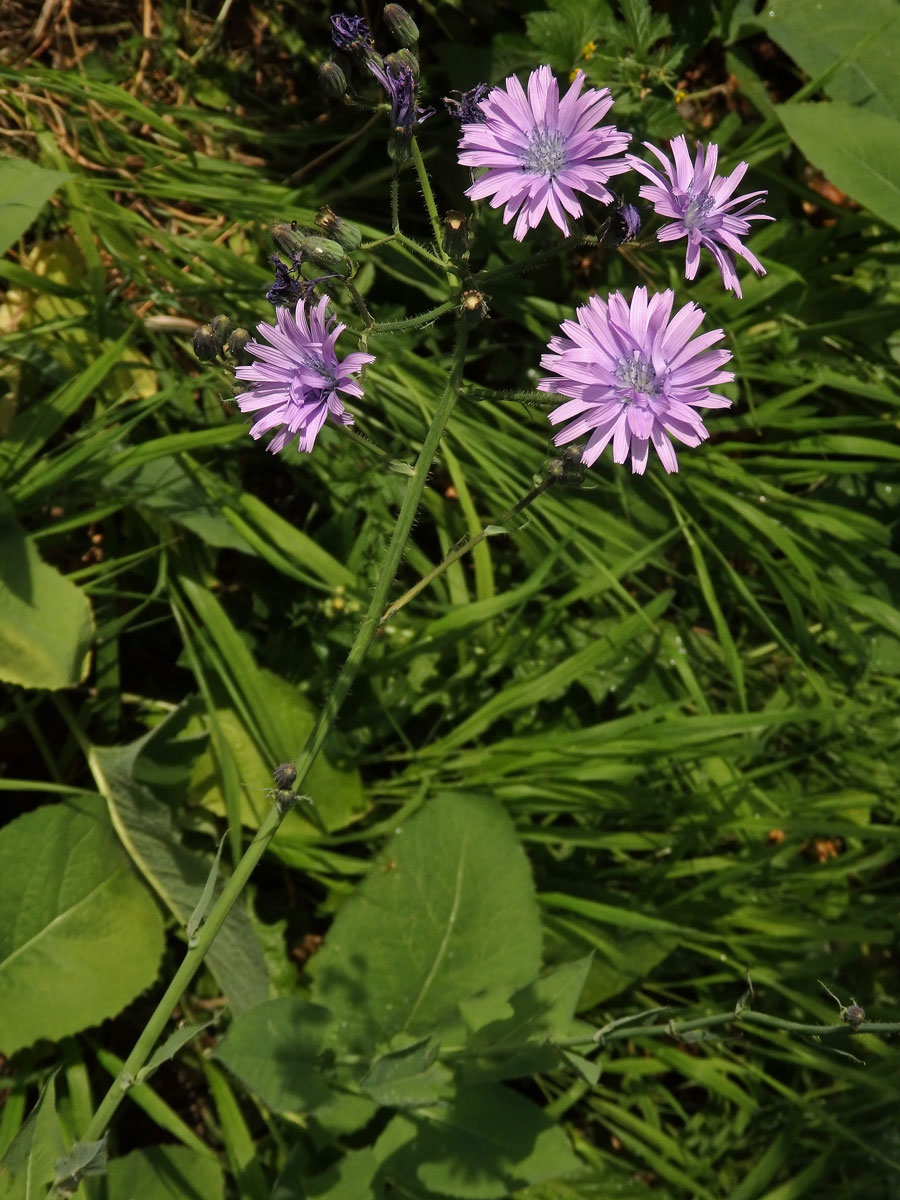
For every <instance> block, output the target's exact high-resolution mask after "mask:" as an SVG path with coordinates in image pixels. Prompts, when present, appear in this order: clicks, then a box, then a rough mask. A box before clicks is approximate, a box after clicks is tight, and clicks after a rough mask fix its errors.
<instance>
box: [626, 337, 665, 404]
mask: <svg viewBox="0 0 900 1200" xmlns="http://www.w3.org/2000/svg"><path fill="white" fill-rule="evenodd" d="M616 379H617V380H618V382H619V387H620V389H621V392H620V396H619V398H620V400H621V401H622V403H623V404H635V403H639V402H641V403H644V404H646V403H647V401H648V400H650V399H652V398H653V397H654V396H658V395H659V393H660V390H661V389H660V385H659V381H658V380H657V378H656V371H654V369H653V365H652V364H651V363H649V362H647V360H646V359H645V358H644V357H643V355H642V354H641V352H640V351H639V350H633V351H632V352H631V357H630V358H620V359H619V361H618V362H617V363H616Z"/></svg>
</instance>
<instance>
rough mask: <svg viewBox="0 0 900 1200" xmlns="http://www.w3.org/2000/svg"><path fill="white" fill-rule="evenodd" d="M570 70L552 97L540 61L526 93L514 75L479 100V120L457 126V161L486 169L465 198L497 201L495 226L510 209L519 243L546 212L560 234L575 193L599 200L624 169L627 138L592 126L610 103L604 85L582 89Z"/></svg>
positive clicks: (575, 210)
mask: <svg viewBox="0 0 900 1200" xmlns="http://www.w3.org/2000/svg"><path fill="white" fill-rule="evenodd" d="M583 84H584V75H583V73H582V72H581V71H577V72H576V74H575V79H574V81H573V83H572V86H571V87H570V88H569V90H568V91H567V92H566V94H565V96H563V98H562V100H560V98H559V84H558V83H557V81H556V79H555V78H554V77H553V73H552V72H551V70H550V68H549V67H547V66H543V67H538V68H537V70H536V71H532V72H531V74H530V75H529V77H528V93H527V95H526V93H525V90H524V89H523V87H522V85H521V83H519V81H518V79H516V77H515V75H510V77H509V78H508V79H507V81H506V83H505V84H504V86H503V87H495V88H493V89H492V90H491V93H490V95H489V96H487V97H486V99H484V100H482V101H481V105H480V107H481V112H482V113H483V114H484V120H483V122H478V123H476V122H471V123H468V124H465V125H463V127H462V138H461V140H460V143H459V148H460V155H459V161H460V163H462V165H463V166H465V167H487V172H486V174H484V175H482V176H481V178H480V179H477V180H476V181H475V182H474V183H473V184H472V186H471V187H470V188H469V189H468V191H467V192H466V195H467V196H468V197H469V198H470V199H472V200H484V199H485V198H486V197H487V196H491V197H492V199H491V208H499V207H500V205H501V204H505V205H506V208H505V209H504V212H503V223H504V224H508V223H509V222H510V221H511V220H512V218H513V216H515V214H516V213H517V212H518V214H519V215H518V217H517V218H516V225H515V229H514V230H513V237H514V238H515V239H516V240H517V241H521V240H522V238H523V237H524V236H525V234H526V233H527V232H528V230H529V229H534V228H535V226H536V225H537V224H538V222H539V221H540V220H541V218H542V217H543V215H544V213H548V214H549V216H550V219H551V220H552V221H553V222H554V223H555V224H556V225H558V226H559V228H560V229H561V230H562V231H563V233H565V234H568V232H569V226H568V224H567V222H566V213H568V214H569V215H570V216H572V217H580V216H581V212H582V209H581V204H580V203H579V201H578V200H577V199H576V197H575V193H576V192H584V194H585V195H586V196H590V197H591V198H592V199H594V200H600V201H602V202H603V203H604V204H610V203H612V201H613V199H614V197H613V194H612V192H610V191H609V189H608V188H607V187H606V181H607V180H608V179H609V178H610V176H611V175H621V174H622V172H623V171H627V170H628V165H627V163H626V162H625V159H624V157H614V156H616V155H622V153H623V151H624V150H625V149H626V148H627V146H628V143H629V141H630V140H631V138H630V135H629V134H627V133H622V132H621V131H620V130H618V129H616V128H615V126H614V125H601V126H599V128H598V127H597V123H598V122H599V121H600V120H602V118H603V117H604V116H605V115H606V114H607V113H608V112H609V110H610V108H611V107H612V97H611V96H610V94H609V89H608V88H600V89H599V90H598V89H596V88H588V90H587V91H586V92H585V93H584V95H583V96H582V95H581V94H580V93H581V88H582V85H583Z"/></svg>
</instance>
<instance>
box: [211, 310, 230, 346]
mask: <svg viewBox="0 0 900 1200" xmlns="http://www.w3.org/2000/svg"><path fill="white" fill-rule="evenodd" d="M210 326H211V328H212V331H213V334H214V335H215V339H216V347H217V348H218V349H219V350H221V349H222V348H223V347H224V345H225V343H226V342H227V341H228V339H229V338H230V337H231V334H232V332H233V330H234V322H233V321H231V320H230V319H229V318H228V317H226V316H225V314H224V313H219V315H218V316H217V317H213V319H212V321H211V322H210Z"/></svg>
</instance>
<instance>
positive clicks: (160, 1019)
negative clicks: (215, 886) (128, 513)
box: [49, 317, 468, 1197]
mask: <svg viewBox="0 0 900 1200" xmlns="http://www.w3.org/2000/svg"><path fill="white" fill-rule="evenodd" d="M467 341H468V328H467V323H466V320H465V318H463V317H460V319H459V323H458V325H457V336H456V346H455V348H454V354H453V360H452V365H451V369H450V376H449V378H448V380H447V384H446V386H445V388H444V391H443V393H442V395H441V398H440V400H439V401H438V406H437V410H436V412H435V414H434V417H433V418H432V421H431V425H430V426H429V429H428V432H427V434H426V435H425V440H424V442H423V443H422V449H421V450H420V452H419V457H418V459H417V460H416V465H415V467H414V469H413V472H412V475H411V476H410V479H409V483H408V485H407V488H406V493H405V495H404V497H403V503H402V504H401V506H400V514H399V516H398V518H397V524H396V526H395V527H394V532H393V535H392V537H391V541H390V545H389V546H388V550H387V554H386V555H385V560H384V563H383V564H382V567H381V571H380V573H379V576H378V580H377V582H376V584H375V587H374V590H373V592H372V600H371V603H370V604H369V610H368V612H367V613H366V616H365V617H364V618H363V621H362V624H361V625H360V628H359V632H358V633H357V635H356V639H355V640H354V642H353V645H352V647H351V648H350V653H349V654H348V655H347V660H346V662H345V663H344V665H343V667H342V668H341V671H340V674H339V675H338V677H337V680H336V681H335V684H334V688H333V689H332V692H331V695H330V696H329V697H328V700H327V701H326V703H325V705H324V707H323V708H322V711H321V713H320V714H319V719H318V721H317V722H316V726H315V728H314V729H313V731H312V733H311V734H310V736H309V738H308V739H307V741H306V744H305V745H304V746H303V749H302V750H301V751H300V752H299V754H298V755H297V761H296V766H297V781H296V787H297V789H298V790H300V789H301V788H302V786H303V783H304V780H305V779H306V777H307V775H308V774H309V771H310V768H311V767H312V765H313V763H314V761H315V759H316V756H317V754H318V753H319V750H320V749H321V747H322V743H323V742H324V740H325V738H326V737H327V735H328V732H329V730H330V729H331V727H332V725H333V724H334V721H335V719H336V718H337V715H338V712H339V711H340V708H341V705H342V704H343V702H344V700H345V699H346V696H347V693H348V692H349V690H350V688H351V687H352V685H353V682H354V680H355V679H356V677H357V675H358V674H359V670H360V667H361V666H362V663H363V660H364V658H365V656H366V654H367V652H368V650H369V648H370V647H371V645H372V642H373V641H374V640H375V636H376V634H377V632H378V624H379V617H380V615H381V613H382V611H383V609H384V605H385V602H386V600H387V596H388V592H389V591H390V588H391V584H392V583H393V581H394V576H395V575H396V574H397V569H398V568H399V566H400V560H401V559H402V557H403V551H404V549H405V547H406V543H407V540H408V538H409V534H410V531H411V529H412V526H413V521H414V520H415V516H416V512H417V510H418V507H419V503H420V501H421V499H422V493H423V491H424V490H425V483H426V480H427V478H428V474H429V471H430V470H431V463H432V459H433V458H434V454H435V452H436V450H437V447H438V444H439V442H440V440H441V436H442V435H443V432H444V429H445V428H446V425H447V422H448V420H449V419H450V414H451V413H452V411H453V406H454V404H455V403H456V399H457V396H458V394H459V388H460V383H461V381H462V374H463V366H464V362H465V355H466V344H467ZM282 816H283V813H282V811H281V810H280V809H279V807H278V805H277V804H273V806H272V808H271V809H270V810H269V812H268V814H267V815H266V817H265V819H264V820H263V822H262V824H261V825H260V827H259V829H258V830H257V832H256V835H255V836H254V838H253V840H252V841H251V843H250V845H249V846H248V847H247V849H246V851H245V852H244V855H243V857H242V858H241V860H240V862H239V863H238V864H237V866H236V867H235V869H234V872H233V874H232V875H231V877H230V878H229V879H228V881H227V882H226V884H225V887H224V888H223V889H222V894H221V895H220V897H219V899H218V900H217V901H216V903H215V904H214V905H213V907H212V908H211V910H210V912H209V915H208V917H207V919H206V922H205V924H204V925H202V926H201V928H200V930H199V932H198V934H197V941H196V944H195V945H194V946H193V947H192V948H191V949H189V950H188V952H187V954H186V955H185V957H184V959H183V960H182V963H181V966H180V967H179V968H178V970H177V971H176V972H175V975H174V976H173V978H172V981H171V983H170V984H169V986H168V987H167V988H166V991H165V994H164V995H163V997H162V999H161V1000H160V1001H159V1003H158V1004H157V1006H156V1008H155V1009H154V1011H153V1014H152V1015H151V1017H150V1019H149V1021H148V1022H147V1024H146V1025H145V1027H144V1029H143V1031H142V1033H141V1035H140V1037H139V1038H138V1040H137V1042H136V1043H135V1045H134V1048H133V1049H132V1051H131V1053H130V1054H129V1055H128V1058H127V1059H126V1060H125V1062H124V1064H123V1066H122V1069H121V1071H120V1072H119V1074H118V1075H117V1077H116V1079H115V1080H114V1081H113V1084H112V1086H111V1087H110V1089H109V1091H108V1092H107V1093H106V1095H105V1096H104V1098H103V1100H102V1101H101V1102H100V1105H99V1107H98V1108H97V1111H96V1112H95V1113H94V1115H93V1117H92V1118H91V1120H90V1122H89V1124H88V1127H87V1129H85V1131H84V1133H83V1134H82V1137H81V1139H80V1140H82V1141H85V1142H92V1141H98V1140H99V1139H100V1138H101V1137H102V1135H103V1133H104V1131H105V1130H106V1128H107V1126H108V1125H109V1122H110V1120H111V1119H112V1117H113V1114H114V1113H115V1111H116V1109H117V1108H118V1107H119V1105H120V1104H121V1102H122V1099H123V1097H124V1096H125V1094H126V1093H127V1091H128V1089H129V1087H131V1085H132V1084H133V1082H134V1079H135V1077H136V1075H137V1073H138V1071H139V1070H140V1069H141V1067H143V1066H144V1064H145V1063H146V1061H147V1059H148V1058H149V1056H150V1054H151V1053H152V1051H153V1048H154V1046H155V1045H156V1043H157V1042H158V1040H159V1038H160V1036H161V1035H162V1032H163V1030H164V1029H165V1027H166V1024H167V1022H168V1020H169V1018H170V1016H171V1014H172V1011H173V1009H174V1008H175V1006H176V1004H177V1003H178V1002H179V1000H180V999H181V997H182V995H183V994H184V992H185V990H186V989H187V987H188V985H189V984H190V982H191V980H192V979H193V977H194V975H195V974H196V972H197V970H198V969H199V967H200V965H201V963H202V962H203V959H204V958H205V956H206V953H207V951H208V950H209V947H210V945H211V943H212V940H213V938H214V937H215V936H216V934H217V933H218V932H219V930H220V929H221V927H222V924H223V923H224V921H225V918H226V917H227V916H228V913H229V912H230V911H231V908H232V906H233V905H234V904H235V902H236V901H237V899H238V897H239V896H240V894H241V892H242V891H243V889H244V887H245V886H246V884H247V881H248V880H249V878H250V876H251V874H252V873H253V870H254V868H255V867H256V865H257V863H258V862H259V860H260V859H261V858H262V856H263V854H264V853H265V850H266V847H267V846H268V844H269V842H270V841H271V840H272V838H273V836H274V835H275V833H276V831H277V829H278V827H279V825H280V824H281V821H282ZM49 1195H50V1196H51V1197H52V1195H53V1193H52V1190H51V1192H50V1194H49Z"/></svg>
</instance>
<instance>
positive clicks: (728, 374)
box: [538, 287, 734, 475]
mask: <svg viewBox="0 0 900 1200" xmlns="http://www.w3.org/2000/svg"><path fill="white" fill-rule="evenodd" d="M674 300H675V293H674V292H672V291H665V292H659V293H657V294H656V295H654V296H652V297H650V299H649V300H648V298H647V289H646V288H643V287H639V288H635V291H634V295H633V297H632V299H631V303H630V304H629V302H628V301H627V300H626V299H625V297H624V296H623V295H622V293H621V292H614V293H613V294H612V295H611V296H610V297H609V300H608V302H607V301H603V300H601V299H600V298H599V296H591V298H590V300H589V301H588V303H587V304H585V305H583V306H582V307H581V308H579V309H578V310H577V312H576V314H575V320H574V321H563V323H562V326H561V329H562V333H563V335H564V336H562V337H555V338H553V339H552V340H551V342H550V344H549V346H548V347H547V349H548V351H549V353H547V354H545V355H543V357H542V358H541V366H542V367H543V368H544V370H545V371H550V372H552V375H551V376H549V377H547V378H544V379H542V380H541V381H540V383H539V384H538V387H539V388H540V390H541V391H545V392H560V393H561V394H562V395H564V396H569V397H571V399H569V400H567V401H566V402H565V403H564V404H561V405H559V407H558V408H555V409H554V410H553V411H552V412H551V413H550V421H551V422H552V423H553V424H554V425H559V424H560V423H561V422H565V424H564V425H563V427H562V429H560V430H559V432H558V433H557V434H556V436H555V437H554V439H553V441H554V443H555V444H556V445H557V446H562V445H565V444H566V443H567V442H572V441H575V439H576V438H582V437H587V439H588V440H587V444H586V445H585V447H584V450H583V452H582V455H581V461H582V462H583V463H584V464H585V465H586V466H592V465H593V463H594V462H595V461H596V460H597V458H598V457H599V456H600V454H602V452H603V450H604V449H605V448H606V446H607V445H608V443H609V442H610V441H612V444H613V461H614V462H617V463H623V462H625V460H626V459H627V458H628V455H629V454H630V455H631V469H632V471H633V472H635V473H636V474H638V475H642V474H643V473H644V471H645V469H646V466H647V459H648V456H649V451H650V446H651V444H652V445H653V448H654V449H655V450H656V453H657V454H658V455H659V458H660V461H661V462H662V465H663V466H664V467H665V469H666V471H677V470H678V461H677V459H676V457H675V450H674V447H673V446H672V443H671V441H670V440H669V438H670V437H673V438H675V439H676V440H677V441H679V442H682V443H683V444H684V445H686V446H698V445H699V444H700V442H702V441H703V440H704V439H705V438H706V437H708V436H709V435H708V433H707V430H706V428H705V426H704V424H703V419H702V417H701V416H700V413H699V412H697V409H698V408H728V407H729V406H730V405H731V401H730V400H728V399H727V398H726V397H725V396H719V395H716V393H715V392H713V391H711V390H710V389H711V388H714V387H716V386H717V385H718V384H720V383H727V382H729V381H730V380H732V379H734V373H733V372H732V371H723V370H722V369H721V368H722V367H723V366H724V365H725V363H727V362H728V360H729V359H730V358H731V353H730V351H728V350H722V349H719V350H712V349H710V347H711V346H713V345H714V344H715V343H716V342H718V341H720V340H721V339H722V338H723V337H724V336H725V335H724V333H723V332H722V330H721V329H715V330H713V331H712V332H711V333H704V334H700V335H699V336H698V337H694V336H693V335H694V334H695V333H696V331H697V329H698V327H699V325H700V323H701V321H702V320H703V318H704V316H705V314H704V312H703V310H702V309H700V308H698V307H697V305H696V304H693V303H690V304H686V305H685V306H684V308H682V309H680V310H679V311H678V313H676V315H675V316H674V317H672V305H673V302H674ZM670 318H671V319H670Z"/></svg>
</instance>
